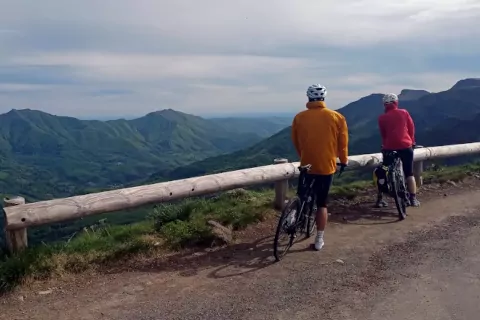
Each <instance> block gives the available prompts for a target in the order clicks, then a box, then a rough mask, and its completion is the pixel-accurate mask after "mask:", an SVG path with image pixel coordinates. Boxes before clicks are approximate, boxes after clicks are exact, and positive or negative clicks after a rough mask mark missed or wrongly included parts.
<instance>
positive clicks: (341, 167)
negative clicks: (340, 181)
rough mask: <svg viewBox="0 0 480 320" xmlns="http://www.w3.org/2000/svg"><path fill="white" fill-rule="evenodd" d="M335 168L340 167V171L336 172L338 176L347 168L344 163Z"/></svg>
mask: <svg viewBox="0 0 480 320" xmlns="http://www.w3.org/2000/svg"><path fill="white" fill-rule="evenodd" d="M337 166H339V167H340V170H339V171H338V176H341V175H342V173H343V171H345V168H346V167H347V164H346V163H337Z"/></svg>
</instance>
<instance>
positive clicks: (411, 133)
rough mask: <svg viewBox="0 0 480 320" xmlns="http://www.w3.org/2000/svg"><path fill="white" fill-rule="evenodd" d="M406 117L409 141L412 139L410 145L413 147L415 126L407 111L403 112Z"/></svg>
mask: <svg viewBox="0 0 480 320" xmlns="http://www.w3.org/2000/svg"><path fill="white" fill-rule="evenodd" d="M405 113H406V116H407V130H408V135H409V136H410V139H412V144H413V145H415V124H414V123H413V120H412V117H411V116H410V113H409V112H408V111H405Z"/></svg>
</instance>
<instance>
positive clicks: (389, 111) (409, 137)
mask: <svg viewBox="0 0 480 320" xmlns="http://www.w3.org/2000/svg"><path fill="white" fill-rule="evenodd" d="M383 105H384V107H385V113H383V114H382V115H380V117H379V118H378V127H379V129H380V135H381V136H382V153H383V154H384V155H385V153H384V151H396V152H398V154H399V156H400V159H401V160H402V166H403V174H404V176H405V179H406V182H407V189H408V192H409V193H410V205H411V206H414V207H418V206H420V201H418V199H417V197H416V192H417V190H416V189H417V187H416V184H415V177H414V175H413V148H414V146H415V124H414V123H413V120H412V117H411V116H410V113H408V111H407V110H405V109H399V108H398V97H397V95H396V94H393V93H387V94H386V95H384V96H383ZM389 161H391V160H390V159H385V156H384V159H383V163H384V164H385V165H387V166H388V165H389V164H390V163H391V162H389ZM381 206H386V202H385V201H384V200H383V197H382V195H381V193H380V194H379V197H378V199H377V207H381Z"/></svg>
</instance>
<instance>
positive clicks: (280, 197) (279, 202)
mask: <svg viewBox="0 0 480 320" xmlns="http://www.w3.org/2000/svg"><path fill="white" fill-rule="evenodd" d="M273 163H274V164H281V163H288V159H275V160H273ZM287 192H288V179H285V180H280V181H277V182H275V200H274V202H273V205H274V207H275V209H278V210H282V209H283V207H284V206H285V200H286V199H287Z"/></svg>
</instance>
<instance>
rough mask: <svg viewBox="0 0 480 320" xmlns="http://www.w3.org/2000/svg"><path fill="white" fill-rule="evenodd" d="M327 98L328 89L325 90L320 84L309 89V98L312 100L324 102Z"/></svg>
mask: <svg viewBox="0 0 480 320" xmlns="http://www.w3.org/2000/svg"><path fill="white" fill-rule="evenodd" d="M326 96H327V88H325V87H324V86H322V85H320V84H312V85H311V86H310V87H308V89H307V97H308V99H310V100H319V101H323V100H325V97H326Z"/></svg>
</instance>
